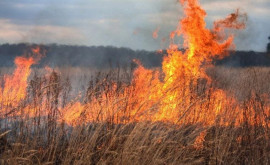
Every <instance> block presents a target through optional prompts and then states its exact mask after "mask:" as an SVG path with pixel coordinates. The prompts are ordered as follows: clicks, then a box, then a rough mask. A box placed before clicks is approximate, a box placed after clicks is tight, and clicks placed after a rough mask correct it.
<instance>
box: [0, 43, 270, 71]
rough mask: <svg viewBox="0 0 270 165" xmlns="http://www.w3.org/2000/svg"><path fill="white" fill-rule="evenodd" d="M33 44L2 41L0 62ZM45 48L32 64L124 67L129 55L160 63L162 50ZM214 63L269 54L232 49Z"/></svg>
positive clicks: (263, 59) (246, 63)
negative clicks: (36, 62)
mask: <svg viewBox="0 0 270 165" xmlns="http://www.w3.org/2000/svg"><path fill="white" fill-rule="evenodd" d="M32 46H35V45H30V44H24V43H22V44H2V45H0V58H1V61H0V66H1V67H11V66H14V64H13V60H14V58H15V57H16V56H21V55H23V54H27V53H26V52H27V51H29V50H30V48H31V47H32ZM40 47H41V50H42V51H43V52H46V57H44V58H43V59H42V60H41V61H40V63H39V64H38V65H36V66H38V67H43V66H46V65H48V66H51V67H56V66H59V67H60V66H78V67H93V68H114V67H119V66H121V67H123V66H125V67H128V66H130V65H134V63H133V59H138V60H140V61H141V62H142V64H143V65H144V66H146V67H149V68H150V67H159V66H161V62H162V58H163V56H164V54H166V51H165V50H164V51H163V52H162V53H157V52H154V51H145V50H132V49H129V48H116V47H112V46H70V45H56V44H51V45H41V46H40ZM214 63H215V65H224V66H230V67H250V66H270V54H269V53H263V52H254V51H247V52H246V51H235V52H231V53H230V55H229V56H228V57H226V58H224V59H222V60H214Z"/></svg>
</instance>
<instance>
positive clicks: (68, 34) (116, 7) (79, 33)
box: [0, 0, 270, 51]
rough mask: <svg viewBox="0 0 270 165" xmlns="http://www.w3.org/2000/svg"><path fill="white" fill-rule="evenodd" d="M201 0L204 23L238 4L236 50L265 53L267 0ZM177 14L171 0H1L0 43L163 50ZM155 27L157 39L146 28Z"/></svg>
mask: <svg viewBox="0 0 270 165" xmlns="http://www.w3.org/2000/svg"><path fill="white" fill-rule="evenodd" d="M254 1H255V0H201V4H202V6H203V7H204V8H205V9H206V11H207V13H208V16H207V18H206V22H207V26H209V27H211V25H212V22H213V21H214V20H215V19H221V18H223V17H225V16H226V15H228V14H229V13H231V12H233V11H235V9H237V8H240V10H241V11H242V12H246V13H247V15H248V21H247V28H246V29H245V30H242V31H240V32H237V33H236V40H235V43H236V46H237V49H238V50H255V51H265V49H266V44H267V43H268V36H270V1H269V0H256V2H254ZM181 17H183V14H182V8H181V6H180V5H179V4H178V3H177V0H76V1H75V0H27V1H26V0H1V1H0V25H1V26H0V43H18V42H31V43H44V44H46V43H59V44H76V45H112V46H117V47H129V48H132V49H146V50H157V49H161V48H166V47H167V44H166V43H164V42H162V39H163V38H167V37H168V35H169V33H170V31H172V30H174V29H175V27H176V26H177V22H178V20H179V19H180V18H181ZM158 27H159V32H158V34H159V37H158V38H157V39H153V38H152V32H153V31H154V30H155V29H156V28H158Z"/></svg>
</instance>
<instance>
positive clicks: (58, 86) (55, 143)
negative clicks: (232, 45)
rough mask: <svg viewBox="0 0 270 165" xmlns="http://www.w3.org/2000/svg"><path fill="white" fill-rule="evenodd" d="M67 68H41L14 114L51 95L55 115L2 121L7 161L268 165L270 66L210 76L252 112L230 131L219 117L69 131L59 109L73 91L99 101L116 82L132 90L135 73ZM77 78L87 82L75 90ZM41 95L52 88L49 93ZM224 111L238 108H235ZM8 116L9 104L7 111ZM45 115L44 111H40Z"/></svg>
mask: <svg viewBox="0 0 270 165" xmlns="http://www.w3.org/2000/svg"><path fill="white" fill-rule="evenodd" d="M66 69H67V68H64V69H63V68H59V69H56V70H58V72H54V71H53V72H51V73H50V75H46V74H45V72H43V71H42V70H35V71H34V72H33V74H32V76H31V78H30V81H29V85H28V96H27V98H26V99H25V100H23V101H22V102H21V104H19V105H18V106H17V107H14V111H21V110H23V109H24V108H25V107H26V106H27V104H29V103H30V102H31V103H32V104H34V105H36V108H37V109H38V108H40V106H39V103H40V101H41V98H44V99H45V100H47V101H46V107H48V109H50V113H49V114H48V116H41V115H38V114H36V115H35V117H31V116H30V115H27V114H21V115H18V116H16V117H14V116H12V117H9V116H8V115H6V116H5V118H1V120H0V124H1V125H0V126H1V135H0V162H1V164H269V161H270V157H269V154H270V144H269V142H270V141H269V138H270V133H269V131H270V130H269V128H268V125H264V124H263V123H264V122H267V123H269V121H268V120H269V118H266V117H264V116H263V115H261V113H262V112H264V106H265V105H267V104H268V103H266V102H265V101H264V99H263V98H262V97H261V94H263V93H266V94H268V96H269V92H270V91H269V90H270V89H269V85H268V84H267V82H268V80H267V79H269V77H270V76H269V74H270V69H269V68H245V69H240V68H238V69H231V68H225V67H216V68H212V69H210V70H209V71H208V74H209V75H211V77H213V83H212V86H215V88H222V89H225V90H226V91H227V92H228V93H230V94H231V95H236V96H237V98H238V100H239V104H242V106H246V107H247V108H246V109H245V108H244V110H243V112H242V113H243V114H244V117H245V120H246V122H243V123H242V124H240V125H235V123H234V120H233V119H231V120H230V124H228V125H226V126H224V125H223V124H222V123H221V120H219V119H216V121H215V123H214V124H213V125H211V126H210V125H209V126H203V125H202V124H200V123H196V122H193V123H192V124H180V125H177V124H172V123H168V122H150V121H145V122H136V121H132V120H130V122H126V123H115V122H111V120H106V119H104V120H102V121H93V122H91V123H83V122H82V123H81V124H80V125H76V126H69V125H67V124H65V123H64V122H59V120H58V118H59V114H58V111H57V107H59V106H64V104H66V103H67V102H68V101H72V100H73V99H75V98H74V97H73V96H74V94H75V93H76V92H74V91H81V95H83V97H82V99H81V101H82V102H87V101H89V97H90V96H89V95H91V98H92V97H99V95H98V93H99V92H100V91H99V90H102V91H103V92H104V91H105V92H106V91H108V92H109V90H106V89H109V88H111V87H110V82H117V84H119V88H120V89H121V86H126V85H127V84H129V85H132V84H130V82H131V77H132V76H131V75H132V74H131V73H132V71H130V70H127V69H124V70H122V69H119V70H118V69H116V70H111V71H103V72H99V73H97V72H96V71H93V70H92V71H89V70H87V69H86V68H84V69H81V70H80V69H79V68H68V71H66V72H64V70H66ZM6 71H7V70H1V73H3V72H6ZM60 71H61V72H62V74H60ZM76 80H79V81H80V80H85V83H82V84H80V85H78V86H77V87H74V86H73V87H72V85H71V84H76ZM82 82H83V81H82ZM41 84H42V85H41ZM200 85H203V84H200ZM81 86H84V87H83V88H81ZM44 87H47V88H44ZM71 87H72V88H71ZM74 88H79V89H74ZM211 88H213V87H211ZM42 90H46V92H45V94H43V92H41V91H42ZM82 90H85V91H82ZM119 91H121V90H119ZM231 91H234V92H233V93H232V92H231ZM93 93H94V94H93ZM75 96H77V94H75ZM126 97H132V96H126ZM209 99H210V98H209ZM207 101H209V102H211V101H210V100H207ZM186 106H188V105H186ZM250 106H252V108H248V107H250ZM223 108H227V111H234V107H233V106H228V107H223ZM251 110H252V111H254V112H255V114H258V116H259V118H258V119H254V120H256V124H253V125H252V124H249V123H250V120H253V119H251V117H252V116H251V115H250V113H249V112H250V111H251ZM1 111H2V112H3V111H5V107H3V106H1ZM39 111H43V109H38V110H36V112H39ZM111 117H112V118H113V116H111ZM179 117H180V116H179ZM222 118H223V116H220V119H222ZM183 120H184V119H183ZM206 120H207V119H206ZM263 121H264V122H263Z"/></svg>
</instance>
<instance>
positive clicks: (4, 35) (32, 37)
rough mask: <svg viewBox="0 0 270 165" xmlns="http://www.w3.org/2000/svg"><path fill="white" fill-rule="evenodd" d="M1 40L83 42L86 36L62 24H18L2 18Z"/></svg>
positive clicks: (0, 22) (14, 41)
mask: <svg viewBox="0 0 270 165" xmlns="http://www.w3.org/2000/svg"><path fill="white" fill-rule="evenodd" d="M0 24H1V26H0V42H1V43H5V42H10V43H18V42H30V43H62V44H72V43H73V44H74V43H80V44H83V42H82V41H84V36H83V35H82V34H81V33H80V32H79V31H78V30H76V29H74V28H70V27H62V26H51V25H45V26H40V25H39V26H34V27H33V26H31V25H17V24H14V23H12V22H11V21H10V20H7V19H0Z"/></svg>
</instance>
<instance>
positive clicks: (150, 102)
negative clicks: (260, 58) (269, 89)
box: [0, 0, 270, 146]
mask: <svg viewBox="0 0 270 165" xmlns="http://www.w3.org/2000/svg"><path fill="white" fill-rule="evenodd" d="M180 3H181V5H182V6H183V7H184V14H185V16H184V18H183V19H181V20H180V21H179V23H178V26H177V28H176V30H175V31H173V32H171V34H170V40H171V44H170V46H169V47H168V49H167V56H165V57H164V58H163V62H162V67H161V68H156V69H147V68H145V67H143V65H142V64H141V63H140V62H139V61H137V60H135V62H136V63H137V64H138V67H137V68H136V69H135V71H134V73H133V79H132V82H131V84H124V85H122V86H121V89H119V86H118V84H117V83H116V82H108V83H107V84H109V85H104V86H102V89H101V90H100V91H98V92H97V91H96V90H95V89H93V90H92V93H90V94H89V96H88V101H84V102H83V103H82V102H80V101H75V100H73V101H72V102H69V103H67V104H66V105H64V106H62V107H61V106H60V104H59V103H58V100H57V98H58V97H59V92H58V91H57V90H59V91H60V90H61V89H60V88H59V86H60V85H59V82H56V81H58V78H57V75H55V74H56V73H54V71H53V70H52V69H50V68H48V69H47V71H48V72H50V74H47V75H46V76H45V79H49V81H48V82H49V84H45V85H44V84H42V83H40V84H41V85H40V86H42V85H43V86H42V90H41V91H40V93H41V94H44V95H46V96H47V98H40V100H39V103H40V105H39V106H37V105H36V103H34V101H33V103H30V104H29V105H28V106H26V107H25V108H24V111H25V112H27V113H28V114H30V116H35V115H37V112H39V111H40V110H43V111H42V112H40V113H39V115H42V116H48V118H49V119H50V120H51V118H53V117H55V118H56V120H57V121H58V122H65V123H67V124H69V125H79V124H83V123H89V122H99V121H103V122H104V121H107V122H113V123H127V122H134V121H135V122H140V121H151V122H156V121H161V122H169V123H173V124H190V123H202V124H204V125H212V124H214V123H215V121H216V120H221V123H223V124H224V125H228V123H226V119H230V121H231V120H232V118H234V117H235V116H237V118H235V121H234V122H235V123H236V124H239V125H240V124H241V122H243V121H244V120H245V119H244V117H243V115H241V113H242V112H247V113H250V115H251V116H256V117H258V115H257V114H255V113H254V112H252V105H250V104H247V105H246V107H245V108H243V107H241V106H239V105H237V101H236V100H235V99H234V98H233V97H230V96H228V95H227V94H226V91H223V90H221V89H216V88H214V87H212V86H211V82H212V80H211V78H210V77H209V76H208V75H207V74H206V69H207V68H209V67H212V60H213V59H214V58H223V57H225V56H226V55H228V50H230V49H233V48H234V44H233V39H234V37H233V35H232V34H231V31H230V30H229V29H243V28H245V21H246V15H245V14H240V12H239V10H236V12H235V13H232V14H230V15H229V16H228V17H226V18H225V19H223V20H218V21H215V22H214V24H213V28H212V29H207V28H206V23H205V20H204V19H205V17H206V15H207V14H206V12H205V11H204V10H203V9H202V8H201V6H200V4H199V2H198V1H197V0H180ZM158 30H159V28H158V29H157V30H155V31H154V33H153V37H154V38H157V37H158V35H157V33H158ZM176 37H182V38H183V39H184V41H183V43H182V46H181V47H183V48H184V49H182V50H180V49H179V45H178V44H175V42H174V39H175V38H176ZM32 53H33V54H36V56H35V57H32V56H31V57H29V58H26V57H17V58H16V59H15V64H16V66H17V68H16V69H15V71H14V73H13V75H6V76H5V77H4V85H3V88H0V100H1V102H2V104H3V105H6V106H7V105H12V106H15V107H16V106H19V104H20V102H21V101H22V100H24V99H25V98H26V95H27V92H26V88H27V79H28V77H29V75H30V72H31V68H30V67H31V66H32V65H33V64H35V63H36V62H37V61H38V60H39V59H40V58H41V57H42V56H41V53H40V49H39V48H35V49H33V50H32ZM52 74H54V75H52ZM51 75H52V76H53V77H51ZM104 81H106V80H104ZM201 86H204V87H203V88H202V87H201ZM50 90H52V91H50ZM254 97H255V96H254ZM254 100H255V99H254ZM251 102H252V101H251ZM254 102H256V101H253V102H252V103H254ZM258 106H259V105H258ZM228 107H230V108H231V109H232V108H233V109H234V110H233V111H227V109H229V108H228ZM268 112H270V111H269V110H268ZM51 113H53V115H51ZM263 115H265V114H263ZM267 115H269V113H267ZM221 116H222V118H221ZM232 116H233V117H232ZM255 123H256V121H253V124H255ZM265 124H266V123H265ZM200 137H201V138H198V140H197V142H196V143H197V144H198V146H199V145H200V142H201V140H200V139H203V137H204V135H203V134H202V135H201V136H200Z"/></svg>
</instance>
